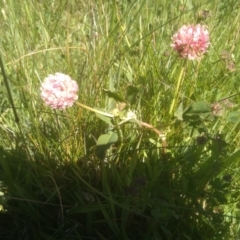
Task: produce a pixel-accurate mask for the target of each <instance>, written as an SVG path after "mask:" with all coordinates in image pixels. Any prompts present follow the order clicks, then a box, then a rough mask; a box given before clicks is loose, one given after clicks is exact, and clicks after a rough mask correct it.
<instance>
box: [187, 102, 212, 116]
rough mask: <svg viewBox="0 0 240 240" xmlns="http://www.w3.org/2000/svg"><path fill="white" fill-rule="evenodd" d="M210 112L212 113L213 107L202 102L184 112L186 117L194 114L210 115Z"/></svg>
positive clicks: (194, 104)
mask: <svg viewBox="0 0 240 240" xmlns="http://www.w3.org/2000/svg"><path fill="white" fill-rule="evenodd" d="M209 112H211V105H210V104H209V103H207V102H205V101H200V102H195V103H193V104H191V105H190V106H189V107H188V108H187V109H186V110H185V111H184V115H186V114H192V113H209Z"/></svg>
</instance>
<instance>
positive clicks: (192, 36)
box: [171, 24, 210, 60]
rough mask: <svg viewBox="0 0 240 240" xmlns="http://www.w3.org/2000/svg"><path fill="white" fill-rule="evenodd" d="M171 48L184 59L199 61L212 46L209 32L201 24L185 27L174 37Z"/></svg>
mask: <svg viewBox="0 0 240 240" xmlns="http://www.w3.org/2000/svg"><path fill="white" fill-rule="evenodd" d="M172 41H173V42H172V44H171V47H172V48H174V49H175V50H176V51H177V52H178V54H179V55H180V56H181V57H182V58H188V59H189V60H195V59H197V60H199V59H201V57H202V56H203V54H204V53H205V52H206V51H207V48H208V47H209V45H210V42H209V32H208V30H207V29H206V27H205V26H202V25H200V24H197V25H196V26H194V25H188V26H186V25H184V26H182V27H181V28H180V29H179V30H178V31H177V33H175V34H174V35H173V37H172Z"/></svg>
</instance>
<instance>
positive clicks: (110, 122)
mask: <svg viewBox="0 0 240 240" xmlns="http://www.w3.org/2000/svg"><path fill="white" fill-rule="evenodd" d="M94 109H97V110H100V111H103V112H104V110H103V109H102V108H98V107H95V108H94ZM95 114H96V116H97V117H98V118H100V119H101V120H102V121H104V122H106V123H107V124H108V125H110V126H112V125H113V124H112V121H111V120H112V118H111V117H107V116H104V115H102V114H101V113H95Z"/></svg>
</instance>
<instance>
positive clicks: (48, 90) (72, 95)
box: [40, 73, 78, 109]
mask: <svg viewBox="0 0 240 240" xmlns="http://www.w3.org/2000/svg"><path fill="white" fill-rule="evenodd" d="M40 89H41V98H42V99H43V101H44V102H45V104H47V105H48V106H50V107H51V108H54V109H64V108H66V107H71V106H72V105H73V103H74V102H75V101H76V100H77V99H78V95H77V92H78V85H77V82H76V81H74V80H72V79H71V78H70V77H69V76H68V75H65V74H63V73H55V75H52V74H50V75H49V76H48V77H47V78H45V79H44V81H43V83H42V85H41V88H40Z"/></svg>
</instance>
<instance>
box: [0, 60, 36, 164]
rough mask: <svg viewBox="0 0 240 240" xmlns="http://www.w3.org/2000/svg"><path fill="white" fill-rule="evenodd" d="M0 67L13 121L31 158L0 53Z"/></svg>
mask: <svg viewBox="0 0 240 240" xmlns="http://www.w3.org/2000/svg"><path fill="white" fill-rule="evenodd" d="M0 67H1V71H2V76H3V81H4V84H5V86H6V89H7V94H8V99H9V102H10V105H11V106H12V110H13V115H14V119H15V122H16V124H17V126H18V130H19V132H20V136H21V138H22V140H23V144H24V146H25V149H26V152H27V154H28V157H29V159H32V157H31V154H30V151H29V149H28V146H27V142H26V141H25V137H24V134H23V132H22V128H21V125H20V119H19V117H18V114H17V110H16V107H15V104H14V101H13V97H12V93H11V89H10V85H9V82H8V79H7V75H6V72H5V68H4V64H3V61H2V56H1V55H0Z"/></svg>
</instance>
